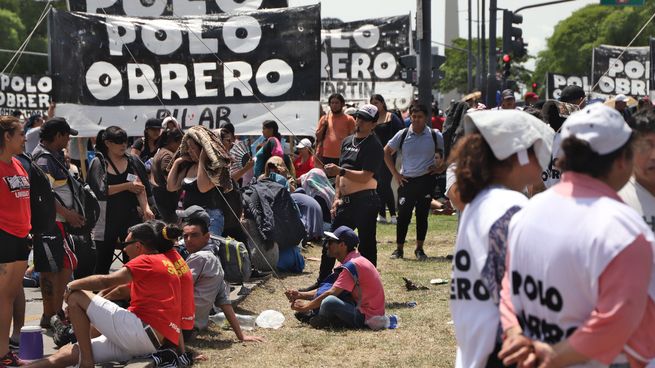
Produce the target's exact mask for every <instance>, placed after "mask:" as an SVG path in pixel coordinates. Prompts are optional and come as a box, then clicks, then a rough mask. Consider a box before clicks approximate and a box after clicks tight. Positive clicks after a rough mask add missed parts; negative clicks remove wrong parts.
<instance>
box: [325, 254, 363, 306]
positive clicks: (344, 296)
mask: <svg viewBox="0 0 655 368" xmlns="http://www.w3.org/2000/svg"><path fill="white" fill-rule="evenodd" d="M344 270H345V271H347V272H350V275H351V276H352V278H353V280H354V281H355V287H356V288H357V292H358V295H359V298H358V300H355V298H354V297H353V295H352V293H350V292H348V291H343V292H341V294H339V295H337V298H339V299H341V300H343V301H344V302H346V303H350V304H353V305H356V306H357V307H359V305H360V304H361V302H362V300H361V297H362V288H361V285H360V284H359V276H358V275H357V266H355V264H354V263H353V262H352V261H348V262H346V263H344V264H342V265H341V266H339V267H337V268H335V269H334V271H333V272H332V273H331V274H330V275H329V276H328V277H326V278H325V280H323V282H321V284H320V285H319V286H318V289H317V290H316V296H315V297H314V299H316V298H318V297H319V296H321V295H322V294H324V293H325V292H326V291H328V290H330V289H331V288H332V286H333V285H334V283H335V282H336V281H337V278H339V275H340V274H341V272H344ZM314 313H318V310H315V311H314Z"/></svg>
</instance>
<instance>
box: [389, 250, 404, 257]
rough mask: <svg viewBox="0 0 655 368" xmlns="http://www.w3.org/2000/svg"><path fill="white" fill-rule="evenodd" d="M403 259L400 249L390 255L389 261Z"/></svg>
mask: <svg viewBox="0 0 655 368" xmlns="http://www.w3.org/2000/svg"><path fill="white" fill-rule="evenodd" d="M402 258H403V250H402V249H396V250H394V251H393V253H391V259H402Z"/></svg>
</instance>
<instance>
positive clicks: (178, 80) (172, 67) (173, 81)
mask: <svg viewBox="0 0 655 368" xmlns="http://www.w3.org/2000/svg"><path fill="white" fill-rule="evenodd" d="M188 78H189V73H188V72H187V69H186V66H185V65H183V64H162V65H161V95H162V98H163V99H164V100H170V99H171V98H172V94H173V93H175V94H176V95H177V97H178V98H180V99H185V98H189V92H188V91H187V90H186V87H185V86H186V83H187V79H188Z"/></svg>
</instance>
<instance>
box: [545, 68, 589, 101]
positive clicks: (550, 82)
mask: <svg viewBox="0 0 655 368" xmlns="http://www.w3.org/2000/svg"><path fill="white" fill-rule="evenodd" d="M569 85H576V86H580V87H582V89H584V91H585V93H587V94H589V93H590V92H591V84H590V83H589V77H588V76H586V75H585V76H579V75H571V74H557V73H547V74H546V98H547V99H549V100H559V97H560V94H561V93H562V90H563V89H564V87H566V86H569Z"/></svg>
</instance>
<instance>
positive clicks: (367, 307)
mask: <svg viewBox="0 0 655 368" xmlns="http://www.w3.org/2000/svg"><path fill="white" fill-rule="evenodd" d="M325 239H326V241H327V244H326V246H325V247H326V249H327V252H328V254H329V255H330V256H331V257H334V258H336V259H337V260H339V263H341V266H339V267H338V268H336V269H335V270H334V273H333V274H332V275H330V278H329V281H328V283H327V284H324V285H322V286H325V288H328V287H329V289H327V290H323V287H322V288H321V289H319V290H318V291H308V292H301V291H298V290H287V291H285V295H286V296H287V298H288V299H289V301H290V302H291V309H293V310H295V311H297V312H299V314H297V316H298V317H299V318H303V315H300V314H307V313H311V312H312V311H316V310H318V314H316V315H314V316H313V317H311V318H310V319H309V324H310V325H311V326H312V327H314V328H323V327H327V326H331V325H336V326H343V327H347V328H364V327H365V326H366V321H368V320H369V319H371V318H373V317H376V316H384V287H383V286H382V280H381V278H380V273H379V272H378V270H377V269H376V268H375V265H373V264H372V263H371V262H370V261H368V260H367V259H366V258H364V257H362V256H361V255H360V254H359V253H358V252H357V249H356V248H357V244H358V243H359V238H358V237H357V234H355V232H354V231H353V230H352V229H351V228H349V227H348V226H340V227H338V228H337V229H336V230H334V232H325ZM330 284H331V285H330ZM347 294H350V295H347Z"/></svg>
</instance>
